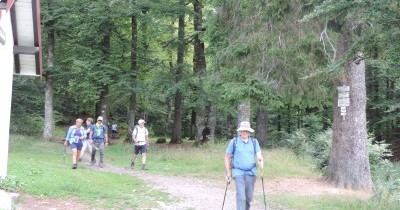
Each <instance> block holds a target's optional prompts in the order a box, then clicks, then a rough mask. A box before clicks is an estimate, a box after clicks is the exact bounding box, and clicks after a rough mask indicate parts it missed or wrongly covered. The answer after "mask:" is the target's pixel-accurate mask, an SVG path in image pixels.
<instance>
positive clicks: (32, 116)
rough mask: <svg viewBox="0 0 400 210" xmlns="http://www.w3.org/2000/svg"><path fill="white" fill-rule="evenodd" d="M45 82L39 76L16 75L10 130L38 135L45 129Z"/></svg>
mask: <svg viewBox="0 0 400 210" xmlns="http://www.w3.org/2000/svg"><path fill="white" fill-rule="evenodd" d="M43 101H44V97H43V84H42V82H41V81H40V79H38V78H29V77H20V76H15V77H14V80H13V95H12V105H11V123H10V132H11V133H19V134H26V135H38V134H40V133H42V131H43V117H42V110H43V107H44V103H43Z"/></svg>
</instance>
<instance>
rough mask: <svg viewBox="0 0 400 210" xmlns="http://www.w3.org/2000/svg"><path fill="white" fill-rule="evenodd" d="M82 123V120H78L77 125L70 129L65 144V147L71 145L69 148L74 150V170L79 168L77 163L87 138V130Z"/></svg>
mask: <svg viewBox="0 0 400 210" xmlns="http://www.w3.org/2000/svg"><path fill="white" fill-rule="evenodd" d="M82 123H83V120H82V119H79V118H78V119H76V122H75V125H73V126H71V127H69V129H68V133H67V136H66V137H65V140H66V141H65V142H64V145H65V146H67V145H68V143H69V147H70V148H71V150H72V169H76V168H77V167H78V163H77V162H76V161H77V160H78V158H79V157H80V153H81V149H82V141H83V140H84V139H85V138H86V135H85V134H86V133H85V129H84V128H83V127H82Z"/></svg>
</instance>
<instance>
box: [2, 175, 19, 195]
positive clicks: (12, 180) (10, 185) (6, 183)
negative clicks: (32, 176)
mask: <svg viewBox="0 0 400 210" xmlns="http://www.w3.org/2000/svg"><path fill="white" fill-rule="evenodd" d="M23 186H24V184H23V183H21V182H20V181H18V180H17V179H16V177H15V176H6V177H5V178H4V179H0V189H1V190H4V191H7V192H19V191H20V190H21V188H22V187H23Z"/></svg>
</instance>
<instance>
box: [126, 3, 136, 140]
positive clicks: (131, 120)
mask: <svg viewBox="0 0 400 210" xmlns="http://www.w3.org/2000/svg"><path fill="white" fill-rule="evenodd" d="M134 3H135V1H134V0H132V2H131V4H132V6H133V5H134ZM137 51H138V22H137V16H136V14H135V13H133V14H132V16H131V69H130V70H131V72H130V75H131V81H130V82H131V85H132V86H133V87H132V89H131V92H130V96H129V110H128V139H129V140H130V142H131V141H132V135H131V133H132V132H133V129H134V126H135V111H136V88H135V86H136V75H137V73H138V64H137Z"/></svg>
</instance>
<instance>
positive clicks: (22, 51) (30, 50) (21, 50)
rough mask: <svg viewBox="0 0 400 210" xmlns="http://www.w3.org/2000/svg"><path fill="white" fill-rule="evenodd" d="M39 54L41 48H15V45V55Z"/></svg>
mask: <svg viewBox="0 0 400 210" xmlns="http://www.w3.org/2000/svg"><path fill="white" fill-rule="evenodd" d="M38 52H39V47H26V46H15V45H14V55H18V54H28V55H33V54H36V53H38Z"/></svg>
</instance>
